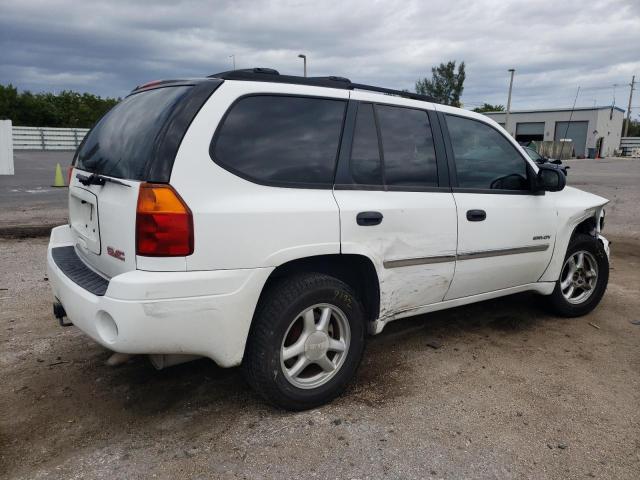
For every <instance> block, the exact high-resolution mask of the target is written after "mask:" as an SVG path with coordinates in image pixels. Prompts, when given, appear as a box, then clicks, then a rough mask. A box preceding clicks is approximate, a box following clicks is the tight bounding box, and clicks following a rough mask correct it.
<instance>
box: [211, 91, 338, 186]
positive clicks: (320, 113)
mask: <svg viewBox="0 0 640 480" xmlns="http://www.w3.org/2000/svg"><path fill="white" fill-rule="evenodd" d="M345 109H346V102H344V101H342V100H331V99H323V98H310V97H295V96H279V95H256V96H249V97H244V98H242V99H240V100H239V101H238V102H236V103H235V104H234V105H233V106H232V107H231V109H230V110H229V111H228V112H227V115H226V117H225V119H224V120H223V124H222V126H221V127H220V129H219V130H218V132H217V133H216V136H215V137H214V143H213V146H212V152H211V153H212V156H213V158H214V160H215V161H216V162H217V163H218V164H219V165H221V166H222V167H224V168H226V169H227V170H229V171H231V172H232V173H236V174H238V175H239V176H241V177H244V178H247V179H248V180H253V181H256V182H258V183H266V184H272V185H282V186H325V187H331V185H332V184H333V175H334V169H335V165H336V158H337V154H338V146H339V143H340V134H341V131H342V122H343V118H344V114H345Z"/></svg>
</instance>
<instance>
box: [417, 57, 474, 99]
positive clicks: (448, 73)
mask: <svg viewBox="0 0 640 480" xmlns="http://www.w3.org/2000/svg"><path fill="white" fill-rule="evenodd" d="M464 79H465V71H464V62H460V65H459V66H458V71H457V73H456V62H455V60H454V61H449V62H447V63H446V64H444V63H441V64H440V65H438V66H437V67H433V68H432V69H431V80H429V79H428V78H423V79H422V80H418V81H416V93H419V94H421V95H427V96H430V97H433V99H434V100H435V101H436V102H438V103H442V104H444V105H452V106H454V107H459V106H461V105H462V104H461V103H460V97H461V96H462V90H464Z"/></svg>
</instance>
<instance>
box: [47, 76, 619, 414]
mask: <svg viewBox="0 0 640 480" xmlns="http://www.w3.org/2000/svg"><path fill="white" fill-rule="evenodd" d="M564 186H565V177H564V174H563V173H562V172H561V171H560V170H559V169H557V168H556V167H554V166H551V165H536V164H535V162H533V161H531V160H530V159H529V157H528V156H527V155H526V153H525V152H524V151H523V150H522V148H521V147H520V146H519V145H518V144H517V143H516V142H515V141H514V140H513V139H512V138H511V137H509V136H508V135H507V134H506V132H505V131H504V130H503V129H502V128H500V126H498V124H496V123H495V122H493V121H492V120H490V119H489V118H487V117H485V116H482V115H479V114H476V113H473V112H469V111H466V110H461V109H457V108H452V107H448V106H444V105H438V104H435V103H432V102H431V101H430V99H428V98H426V97H422V96H419V95H415V94H411V93H407V92H400V91H394V90H389V89H383V88H377V87H370V86H367V85H360V84H355V83H352V82H350V81H349V80H347V79H344V78H340V77H322V78H301V77H291V76H284V75H279V74H278V72H276V71H275V70H269V69H252V70H242V71H233V72H226V73H221V74H218V75H214V76H212V77H209V78H204V79H197V80H175V81H173V80H172V81H163V82H154V83H151V84H147V85H143V86H141V87H138V88H136V89H135V90H134V91H133V92H132V93H131V94H130V95H129V96H127V97H126V98H125V99H124V100H122V101H121V102H120V103H119V104H118V105H116V106H115V107H114V108H113V109H112V110H111V111H110V112H109V113H107V114H106V115H105V116H104V117H103V118H102V119H101V120H100V121H99V122H98V123H97V124H96V126H95V127H94V128H93V129H92V130H91V131H90V133H89V134H88V135H87V137H86V138H85V140H84V142H83V143H82V145H81V146H80V147H79V148H78V151H77V152H76V155H75V158H74V164H73V170H72V171H71V172H70V185H69V220H70V221H69V225H63V226H60V227H57V228H55V229H54V230H53V231H52V232H51V241H50V244H49V249H48V268H49V275H50V279H51V285H52V287H53V293H54V297H55V303H54V313H55V315H56V317H58V318H59V319H60V321H61V323H64V322H66V323H69V322H72V323H73V324H74V325H76V326H77V327H79V328H80V329H81V330H83V331H84V332H85V333H86V334H87V335H89V336H90V337H91V338H93V339H94V340H95V341H97V342H99V343H100V344H102V345H104V346H105V347H106V348H108V349H111V350H113V351H116V352H123V353H131V354H139V353H144V354H151V355H153V358H154V359H155V362H156V364H170V363H176V362H177V361H180V360H184V359H187V358H192V357H191V356H193V355H197V356H205V357H209V358H211V359H213V361H214V362H216V363H217V364H218V365H220V366H222V367H232V366H236V365H242V366H243V370H244V371H245V373H246V376H247V379H248V381H249V383H250V384H251V385H252V386H253V387H254V388H255V389H256V390H257V391H258V392H260V394H262V395H263V396H264V397H265V398H266V399H267V400H268V401H270V402H272V403H273V404H275V405H278V406H281V407H284V408H288V409H305V408H311V407H314V406H317V405H319V404H322V403H324V402H327V401H329V400H331V399H332V398H333V397H335V396H336V395H338V394H339V393H340V392H342V391H343V390H344V389H345V386H346V385H347V383H348V382H349V381H350V380H351V379H352V378H353V376H354V374H355V372H356V369H357V367H358V364H359V363H360V360H361V357H362V353H363V349H364V344H365V336H366V334H367V333H370V334H377V333H380V332H381V331H382V329H383V328H384V326H385V325H386V324H387V323H388V322H390V321H393V320H395V319H398V318H402V317H408V316H411V315H418V314H423V313H426V312H432V311H435V310H441V309H445V308H449V307H455V306H458V305H463V304H468V303H472V302H477V301H481V300H486V299H489V298H495V297H499V296H503V295H508V294H512V293H516V292H522V291H526V290H531V291H534V292H538V293H540V294H542V295H546V296H548V297H547V300H548V303H549V304H550V305H551V306H552V307H553V308H554V309H555V311H556V312H557V313H558V314H560V315H564V316H577V315H583V314H585V313H587V312H589V311H591V310H592V309H593V308H595V306H596V305H597V304H598V302H599V301H600V299H601V297H602V295H603V294H604V291H605V289H606V286H607V281H608V274H609V263H608V255H609V246H608V245H609V244H608V242H607V240H606V239H604V238H603V237H602V236H601V235H600V230H601V228H602V223H603V220H604V211H603V206H604V205H605V204H606V203H607V200H605V199H603V198H601V197H598V196H596V195H592V194H590V193H586V192H582V191H580V190H577V189H574V188H570V187H567V188H564ZM65 319H68V320H65ZM176 355H177V356H176Z"/></svg>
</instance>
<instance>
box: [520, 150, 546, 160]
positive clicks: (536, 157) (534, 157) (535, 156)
mask: <svg viewBox="0 0 640 480" xmlns="http://www.w3.org/2000/svg"><path fill="white" fill-rule="evenodd" d="M524 151H525V152H527V155H529V158H531V160H534V161H535V160H541V159H542V155H540V154H539V153H538V152H536V151H535V150H534V149H533V148H531V147H524Z"/></svg>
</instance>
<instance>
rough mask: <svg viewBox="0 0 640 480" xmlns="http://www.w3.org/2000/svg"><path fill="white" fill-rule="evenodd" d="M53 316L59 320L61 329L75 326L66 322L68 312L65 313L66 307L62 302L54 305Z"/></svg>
mask: <svg viewBox="0 0 640 480" xmlns="http://www.w3.org/2000/svg"><path fill="white" fill-rule="evenodd" d="M53 316H54V317H56V318H57V319H58V322H60V326H61V327H70V326H72V325H73V323H71V322H69V321H68V319H67V322H65V321H64V319H65V318H67V312H65V310H64V307H63V306H62V304H61V303H60V302H54V303H53Z"/></svg>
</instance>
